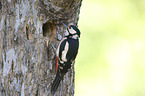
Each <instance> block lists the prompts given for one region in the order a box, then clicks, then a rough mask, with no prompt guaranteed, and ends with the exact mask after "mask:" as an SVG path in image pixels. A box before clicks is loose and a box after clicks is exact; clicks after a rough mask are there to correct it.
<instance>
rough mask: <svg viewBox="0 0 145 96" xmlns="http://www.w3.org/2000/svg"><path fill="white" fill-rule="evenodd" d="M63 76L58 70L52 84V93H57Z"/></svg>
mask: <svg viewBox="0 0 145 96" xmlns="http://www.w3.org/2000/svg"><path fill="white" fill-rule="evenodd" d="M62 78H63V76H61V75H60V72H59V70H58V71H57V74H56V77H55V79H54V81H53V83H52V86H51V93H52V94H55V92H56V90H57V88H58V86H59V83H60V81H61V80H62Z"/></svg>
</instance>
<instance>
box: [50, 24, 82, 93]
mask: <svg viewBox="0 0 145 96" xmlns="http://www.w3.org/2000/svg"><path fill="white" fill-rule="evenodd" d="M65 26H66V25H65ZM79 37H80V31H79V29H78V28H77V27H76V26H74V25H70V26H67V34H66V36H65V37H64V38H63V39H62V40H61V41H60V43H59V45H58V48H57V51H56V58H57V59H58V60H57V64H58V68H57V74H56V77H55V79H54V81H53V83H52V86H51V93H52V94H55V92H56V90H57V88H58V86H59V83H60V81H61V80H62V79H63V77H64V75H65V74H66V73H67V72H68V69H70V68H71V65H72V64H73V62H74V60H75V58H76V56H77V53H78V49H79Z"/></svg>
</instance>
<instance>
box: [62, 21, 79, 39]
mask: <svg viewBox="0 0 145 96" xmlns="http://www.w3.org/2000/svg"><path fill="white" fill-rule="evenodd" d="M63 25H65V24H64V23H63ZM65 26H66V27H67V34H66V37H70V38H74V39H78V38H80V30H79V29H78V28H77V27H76V26H75V25H69V26H67V25H65Z"/></svg>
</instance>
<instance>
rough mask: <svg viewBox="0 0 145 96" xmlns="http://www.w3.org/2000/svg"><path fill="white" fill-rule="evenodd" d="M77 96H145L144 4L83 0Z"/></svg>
mask: <svg viewBox="0 0 145 96" xmlns="http://www.w3.org/2000/svg"><path fill="white" fill-rule="evenodd" d="M79 29H80V31H81V38H80V49H79V54H78V56H77V60H76V63H75V72H76V77H75V96H145V0H83V4H82V7H81V11H80V19H79Z"/></svg>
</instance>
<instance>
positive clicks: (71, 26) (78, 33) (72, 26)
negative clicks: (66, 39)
mask: <svg viewBox="0 0 145 96" xmlns="http://www.w3.org/2000/svg"><path fill="white" fill-rule="evenodd" d="M71 28H73V29H74V30H75V31H76V32H77V35H78V36H79V37H80V34H81V33H80V30H79V29H78V28H77V27H76V26H74V25H70V26H69V29H71ZM69 33H70V32H69Z"/></svg>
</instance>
